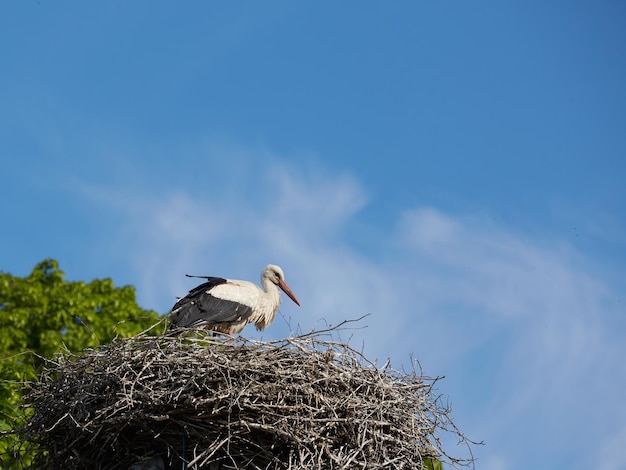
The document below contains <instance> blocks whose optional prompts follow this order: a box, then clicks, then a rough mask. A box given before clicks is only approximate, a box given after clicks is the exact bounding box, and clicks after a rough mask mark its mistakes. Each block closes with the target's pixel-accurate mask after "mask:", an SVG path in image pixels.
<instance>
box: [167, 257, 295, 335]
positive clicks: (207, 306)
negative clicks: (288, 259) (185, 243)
mask: <svg viewBox="0 0 626 470" xmlns="http://www.w3.org/2000/svg"><path fill="white" fill-rule="evenodd" d="M187 276H188V277H200V278H202V279H206V282H205V283H203V284H200V285H199V286H198V287H196V288H194V289H192V290H190V291H189V293H188V294H187V295H186V296H185V297H181V298H180V299H178V301H177V302H176V303H175V304H174V306H173V307H172V311H171V313H170V317H171V324H170V329H175V328H200V327H202V328H206V329H209V330H214V331H219V332H221V333H227V334H230V335H232V334H237V333H240V332H241V330H243V329H244V328H245V326H246V325H247V324H248V323H254V325H255V326H256V329H257V330H262V329H264V328H265V327H267V326H268V325H269V324H270V323H272V322H273V321H274V317H275V316H276V312H277V311H278V307H279V306H280V292H279V290H278V288H280V289H282V291H283V292H284V293H285V294H287V295H288V296H289V298H290V299H291V300H293V301H294V302H295V303H296V305H298V307H299V306H300V302H298V299H297V298H296V296H295V295H294V294H293V292H292V291H291V289H290V288H289V286H288V285H287V283H286V282H285V275H284V274H283V270H282V269H280V267H278V266H276V265H274V264H269V265H267V267H266V268H265V269H264V270H263V271H262V272H261V285H262V286H263V289H261V288H260V287H259V286H257V285H256V284H254V283H252V282H249V281H237V280H234V279H224V278H221V277H210V276H189V275H187Z"/></svg>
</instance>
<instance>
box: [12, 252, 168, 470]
mask: <svg viewBox="0 0 626 470" xmlns="http://www.w3.org/2000/svg"><path fill="white" fill-rule="evenodd" d="M158 319H159V318H158V314H157V313H156V312H153V311H149V310H143V309H142V308H140V307H139V306H138V305H137V302H136V300H135V289H134V288H133V287H132V286H123V287H115V286H114V285H113V281H112V280H111V279H95V280H93V281H91V282H90V283H86V282H83V281H77V282H70V281H65V280H64V273H63V271H61V270H60V269H59V265H58V263H57V261H55V260H52V259H47V260H44V261H42V262H41V263H39V264H37V265H36V266H35V268H34V269H33V271H32V272H31V273H30V274H29V275H28V276H26V277H24V278H20V277H15V276H12V275H10V274H6V273H1V272H0V432H2V431H9V430H11V429H15V428H17V427H19V426H20V425H22V424H23V422H24V419H25V418H26V416H25V413H24V411H22V410H20V408H19V406H18V405H19V401H20V397H21V390H22V386H23V384H24V382H27V381H30V380H33V379H34V378H36V377H37V375H38V373H39V371H40V370H41V367H42V365H43V364H44V362H45V359H47V358H52V357H53V356H54V355H55V354H56V353H57V352H60V351H62V350H70V351H81V350H83V349H85V348H87V347H92V346H97V345H99V344H103V343H108V342H110V341H111V340H112V339H113V338H114V337H116V336H119V337H128V336H132V335H135V334H137V333H139V332H141V331H143V330H145V329H146V328H149V327H150V326H152V325H154V324H155V323H156V322H157V321H158ZM12 437H13V436H12V435H10V434H7V435H0V467H3V468H10V467H12V466H14V463H13V460H12V458H11V457H10V456H9V455H8V454H7V451H8V450H9V449H10V448H12V447H13V444H14V442H13V439H12Z"/></svg>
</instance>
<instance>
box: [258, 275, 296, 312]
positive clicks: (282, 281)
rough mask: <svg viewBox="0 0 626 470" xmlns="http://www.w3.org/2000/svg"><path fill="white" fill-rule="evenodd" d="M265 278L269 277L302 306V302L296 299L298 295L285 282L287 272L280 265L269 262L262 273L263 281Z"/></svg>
mask: <svg viewBox="0 0 626 470" xmlns="http://www.w3.org/2000/svg"><path fill="white" fill-rule="evenodd" d="M263 279H268V280H269V281H270V282H271V283H273V284H276V285H277V286H278V287H280V288H281V289H282V291H283V292H284V293H285V294H287V295H288V296H289V298H290V299H291V300H293V301H294V302H295V303H296V305H297V306H298V307H299V306H300V302H298V299H296V296H295V295H294V293H293V292H292V291H291V288H290V287H289V286H288V285H287V283H286V282H285V274H284V273H283V270H282V269H280V266H276V265H275V264H268V265H267V267H266V268H265V269H264V270H263V273H261V281H263Z"/></svg>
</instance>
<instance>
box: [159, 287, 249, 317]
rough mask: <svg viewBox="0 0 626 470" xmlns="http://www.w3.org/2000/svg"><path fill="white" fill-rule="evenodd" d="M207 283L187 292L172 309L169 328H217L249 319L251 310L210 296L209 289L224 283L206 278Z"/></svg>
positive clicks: (245, 306)
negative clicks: (213, 326)
mask: <svg viewBox="0 0 626 470" xmlns="http://www.w3.org/2000/svg"><path fill="white" fill-rule="evenodd" d="M206 279H207V282H205V283H203V284H200V285H199V286H197V287H195V288H193V289H192V290H190V291H189V294H187V295H186V296H185V297H182V298H181V299H179V300H178V301H177V302H176V304H174V307H172V312H171V319H172V323H171V325H170V328H195V327H200V326H211V325H215V326H218V325H219V324H225V323H231V322H237V321H240V320H244V319H246V318H249V317H250V316H251V315H252V309H251V308H250V307H249V306H247V305H243V304H240V303H238V302H233V301H230V300H224V299H220V298H217V297H214V296H213V295H211V289H213V288H214V287H215V286H218V285H220V284H224V283H226V282H227V281H226V279H223V278H220V277H207V278H206Z"/></svg>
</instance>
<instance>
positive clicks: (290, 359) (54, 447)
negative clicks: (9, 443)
mask: <svg viewBox="0 0 626 470" xmlns="http://www.w3.org/2000/svg"><path fill="white" fill-rule="evenodd" d="M322 337H326V335H321V334H318V333H311V334H308V335H303V336H299V337H295V338H288V339H284V340H280V341H271V342H257V341H251V340H246V339H244V338H238V339H235V340H230V341H225V340H223V339H222V338H219V337H209V336H199V335H196V336H191V337H189V336H188V337H181V336H178V337H167V336H160V337H154V336H145V335H140V336H137V337H133V338H130V339H117V340H115V341H113V342H112V343H111V344H108V345H106V346H101V347H98V348H96V349H90V350H86V351H84V352H82V353H81V354H79V355H75V354H69V353H68V354H65V355H62V356H59V357H58V358H57V359H56V360H55V361H54V362H51V363H49V365H48V367H46V368H45V369H44V371H43V373H42V375H41V377H40V379H39V380H38V381H37V382H35V383H33V384H31V385H30V386H29V389H28V390H27V393H26V395H25V403H26V405H25V406H26V407H30V408H32V410H33V414H32V415H31V417H30V419H29V421H28V424H27V426H26V428H25V429H24V430H22V431H21V432H22V434H23V439H24V442H25V443H28V445H32V446H34V447H35V448H36V449H38V452H37V453H36V455H38V457H37V461H36V462H35V463H34V464H33V467H34V468H51V469H55V468H56V469H61V468H63V469H83V468H85V469H87V468H89V469H96V468H97V469H122V468H124V469H126V468H134V469H139V468H188V469H192V468H194V469H195V468H197V469H200V468H202V469H205V468H206V469H234V468H246V469H276V470H278V469H296V468H297V469H319V468H326V469H340V468H341V469H357V468H359V469H363V468H367V469H383V468H385V469H421V468H423V461H424V459H425V458H427V457H429V458H439V459H441V458H443V459H444V460H447V461H448V462H451V463H453V464H454V465H455V466H456V464H459V463H460V464H462V465H463V464H466V463H468V462H471V459H467V460H457V459H453V458H451V457H449V456H448V455H447V454H446V453H445V452H444V451H443V450H442V449H441V444H440V441H439V438H438V437H437V435H436V432H438V431H441V430H447V431H452V432H453V433H455V434H457V435H458V436H459V437H460V438H461V439H462V440H463V436H462V434H461V433H460V432H459V431H458V429H457V428H456V427H455V426H454V424H453V423H452V421H451V420H450V418H449V414H448V413H449V410H448V409H447V407H443V406H442V405H441V402H440V400H439V399H438V398H436V397H435V396H434V394H433V388H432V386H433V384H434V383H435V382H436V380H437V379H431V378H427V377H423V376H421V375H418V374H416V372H415V371H412V372H411V373H400V372H398V371H395V370H393V369H391V368H390V367H389V364H388V363H387V364H385V365H384V366H383V367H382V368H380V367H377V366H376V365H374V364H373V363H371V362H369V361H367V360H366V359H365V357H364V356H363V355H362V354H361V353H359V352H358V351H356V350H354V349H352V348H351V347H349V346H348V345H347V344H344V343H342V342H339V341H333V340H327V339H323V338H322ZM148 461H150V462H151V463H147V462H148ZM142 462H143V464H142ZM142 465H144V466H143V467H142Z"/></svg>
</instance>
